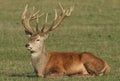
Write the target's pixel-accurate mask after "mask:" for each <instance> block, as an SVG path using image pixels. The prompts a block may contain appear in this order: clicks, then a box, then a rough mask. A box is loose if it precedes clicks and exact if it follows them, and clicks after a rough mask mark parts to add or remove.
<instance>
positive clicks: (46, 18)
mask: <svg viewBox="0 0 120 81" xmlns="http://www.w3.org/2000/svg"><path fill="white" fill-rule="evenodd" d="M47 21H48V13H46V17H45V22H44V24H43V27H42V29H41V32H42V33H44V31H46V30H45V27H46V24H47Z"/></svg>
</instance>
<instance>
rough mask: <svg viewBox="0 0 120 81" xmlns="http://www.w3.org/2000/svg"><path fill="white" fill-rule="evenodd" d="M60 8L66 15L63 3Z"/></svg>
mask: <svg viewBox="0 0 120 81" xmlns="http://www.w3.org/2000/svg"><path fill="white" fill-rule="evenodd" d="M59 6H60V8H61V10H62V13H65V10H64V8H63V6H62V5H61V3H59Z"/></svg>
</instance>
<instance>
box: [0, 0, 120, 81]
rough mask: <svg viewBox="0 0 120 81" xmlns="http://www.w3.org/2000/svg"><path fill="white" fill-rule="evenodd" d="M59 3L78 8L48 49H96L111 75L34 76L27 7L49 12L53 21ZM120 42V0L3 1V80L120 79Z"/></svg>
mask: <svg viewBox="0 0 120 81" xmlns="http://www.w3.org/2000/svg"><path fill="white" fill-rule="evenodd" d="M59 2H61V3H62V4H63V5H64V7H66V8H68V7H69V6H71V5H73V6H74V7H75V9H74V12H73V13H72V15H71V17H69V18H67V19H66V20H65V21H64V22H63V23H62V24H61V25H60V27H59V28H57V29H56V30H55V31H53V32H51V33H50V35H49V38H48V39H47V41H46V50H48V51H66V52H68V51H71V52H72V51H73V52H83V51H89V52H92V53H94V54H96V55H97V56H100V57H101V58H103V59H105V60H106V61H107V62H108V64H109V65H110V66H111V72H110V73H109V74H107V75H105V76H101V77H79V78H78V77H71V78H57V79H48V78H45V79H44V78H37V77H35V76H34V75H35V74H34V72H33V68H32V65H31V63H30V54H29V52H28V51H27V50H26V49H25V47H24V45H25V43H26V42H27V37H26V36H25V34H24V29H23V27H22V25H21V14H22V11H23V8H24V6H25V4H29V6H30V7H32V6H36V7H37V9H40V10H41V12H45V13H46V12H49V22H50V23H51V21H52V19H53V14H54V13H53V10H54V8H56V9H59V6H58V3H59ZM43 19H44V17H43V18H42V19H41V21H43ZM41 23H42V22H41ZM50 23H48V25H49V24H50ZM119 42H120V0H0V81H120V45H119Z"/></svg>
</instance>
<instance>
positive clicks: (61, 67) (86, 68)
mask: <svg viewBox="0 0 120 81" xmlns="http://www.w3.org/2000/svg"><path fill="white" fill-rule="evenodd" d="M47 56H48V57H49V59H48V62H47V64H46V66H45V71H44V76H45V77H61V76H70V75H78V74H79V75H85V74H88V75H99V74H100V73H104V74H105V73H106V72H107V70H108V69H109V66H108V65H107V64H106V62H104V61H103V60H102V59H100V58H98V57H96V56H95V55H93V54H91V53H87V52H84V53H81V54H79V53H60V52H50V53H48V55H47ZM104 68H105V70H103V69H104ZM102 70H103V72H101V71H102Z"/></svg>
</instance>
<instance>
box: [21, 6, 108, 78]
mask: <svg viewBox="0 0 120 81" xmlns="http://www.w3.org/2000/svg"><path fill="white" fill-rule="evenodd" d="M59 6H60V8H61V11H62V13H61V14H60V15H59V16H58V15H57V11H56V10H55V18H54V21H53V23H52V24H51V26H50V27H49V28H47V29H46V28H45V27H46V24H47V17H48V14H46V18H45V22H44V24H43V28H42V29H41V30H39V29H38V19H39V17H41V16H42V15H43V14H41V15H38V13H39V11H37V12H35V9H34V8H33V9H32V10H31V12H30V17H27V16H26V15H27V11H28V5H26V7H25V9H24V11H23V14H22V24H23V26H24V28H25V32H26V35H29V42H28V43H27V44H26V48H27V49H28V50H29V51H30V52H31V61H32V65H33V68H34V71H35V73H36V74H37V76H38V77H51V78H56V77H63V76H72V75H77V76H78V75H79V76H80V75H103V74H105V73H107V72H109V66H108V64H107V63H106V62H105V61H103V60H102V59H101V58H99V57H96V56H95V55H93V54H91V53H88V52H83V53H71V52H68V53H65V52H46V51H45V44H44V42H45V40H46V38H47V36H48V35H47V34H48V33H49V32H50V31H52V30H54V29H56V28H57V27H58V26H59V25H60V24H61V22H62V21H63V20H64V19H65V18H66V17H68V16H70V15H71V12H72V11H73V7H70V8H69V9H67V10H65V9H64V8H63V7H62V6H61V4H59ZM32 20H35V23H36V32H35V31H34V30H33V29H32V27H31V26H30V21H32Z"/></svg>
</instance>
